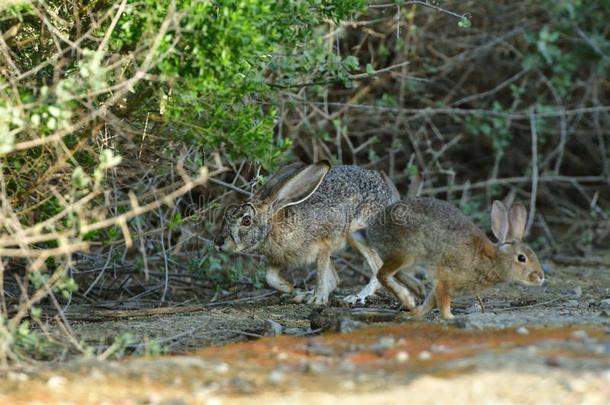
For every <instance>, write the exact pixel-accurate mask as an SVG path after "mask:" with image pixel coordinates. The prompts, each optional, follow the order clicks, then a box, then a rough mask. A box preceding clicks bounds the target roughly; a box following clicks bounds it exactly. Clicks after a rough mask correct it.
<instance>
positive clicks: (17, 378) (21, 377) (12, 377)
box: [7, 371, 30, 382]
mask: <svg viewBox="0 0 610 405" xmlns="http://www.w3.org/2000/svg"><path fill="white" fill-rule="evenodd" d="M7 377H8V380H9V381H12V382H26V381H27V380H29V379H30V378H29V377H28V375H27V374H24V373H16V372H13V371H9V372H8V374H7Z"/></svg>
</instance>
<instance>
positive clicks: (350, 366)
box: [339, 359, 356, 373]
mask: <svg viewBox="0 0 610 405" xmlns="http://www.w3.org/2000/svg"><path fill="white" fill-rule="evenodd" d="M339 370H341V371H345V372H350V373H351V372H353V371H356V365H355V364H354V362H353V361H350V360H348V359H345V360H343V361H342V362H341V363H339Z"/></svg>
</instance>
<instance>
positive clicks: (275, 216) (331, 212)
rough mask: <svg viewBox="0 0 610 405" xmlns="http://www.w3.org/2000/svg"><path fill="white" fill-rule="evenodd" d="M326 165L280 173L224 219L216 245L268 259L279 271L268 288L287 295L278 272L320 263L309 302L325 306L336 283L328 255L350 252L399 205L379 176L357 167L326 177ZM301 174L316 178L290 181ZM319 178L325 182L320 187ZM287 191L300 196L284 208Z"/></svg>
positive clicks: (335, 169)
mask: <svg viewBox="0 0 610 405" xmlns="http://www.w3.org/2000/svg"><path fill="white" fill-rule="evenodd" d="M325 164H326V163H323V162H322V163H318V164H317V166H316V165H310V166H301V165H290V166H287V167H286V168H284V169H282V170H281V171H280V172H278V173H277V174H276V175H275V176H273V177H272V178H271V179H269V181H268V183H267V185H266V186H264V187H263V188H262V189H261V190H260V191H259V192H258V193H255V194H254V196H253V197H252V199H251V200H250V201H249V202H247V203H244V204H242V205H241V206H239V207H237V208H236V209H234V210H233V211H231V212H228V213H227V214H226V216H225V220H224V223H223V228H222V230H221V232H220V234H219V237H218V238H217V241H216V243H217V245H219V247H221V249H223V250H226V251H235V252H250V251H256V252H259V253H261V254H263V255H265V257H266V258H267V260H268V263H269V265H270V268H272V269H276V270H273V272H272V273H270V274H268V278H267V279H268V282H269V283H270V284H272V285H273V286H274V287H276V288H279V289H281V290H282V291H286V292H288V291H290V290H291V287H288V286H287V282H286V281H285V280H283V279H281V277H279V275H278V274H277V269H280V268H286V267H300V266H303V265H308V264H312V263H316V264H317V268H318V282H317V285H316V290H315V292H314V295H313V297H312V299H311V300H310V301H311V302H313V303H317V304H321V303H326V302H327V300H328V294H329V293H330V292H331V291H332V290H333V289H334V288H335V287H336V285H337V283H338V277H337V275H336V272H335V270H334V269H333V268H332V264H330V259H329V258H330V255H331V254H332V253H334V252H337V251H339V250H341V249H343V248H344V247H345V246H346V244H347V243H348V242H349V238H350V237H351V233H352V232H353V231H354V230H356V229H359V228H363V227H364V226H366V225H367V224H368V221H369V219H370V218H371V217H372V216H374V215H375V214H377V213H378V212H380V211H381V210H382V209H383V208H385V207H386V206H388V205H389V204H391V203H393V202H395V201H396V199H397V196H396V195H395V192H394V190H393V189H392V187H390V185H389V184H388V183H387V182H386V180H385V179H384V176H382V174H381V173H380V172H377V171H371V170H365V169H362V168H359V167H356V166H336V167H333V168H332V169H330V170H328V168H327V169H326V170H327V172H326V171H324V165H325ZM303 170H310V171H311V173H312V174H311V175H307V176H303V178H304V179H303V180H299V181H298V182H297V181H294V180H292V179H294V178H295V176H298V175H299V173H303ZM318 177H320V179H321V180H320V181H318V182H317V183H316V179H317V178H318ZM291 181H292V182H294V183H295V184H293V185H292V186H291V185H290V184H289V183H290V182H291ZM289 187H292V190H291V191H289V192H284V194H286V195H292V194H293V193H295V192H301V193H302V195H300V196H298V197H297V198H296V199H297V200H298V203H296V204H294V205H288V206H285V207H282V206H281V204H280V203H279V202H278V201H277V200H276V198H277V195H278V194H281V193H282V192H283V191H282V190H285V189H287V188H289ZM302 196H305V198H304V199H303V200H300V198H301V197H302ZM290 203H292V202H289V204H290ZM244 216H248V217H249V218H251V224H250V225H249V226H244V225H243V223H242V221H243V218H244ZM374 270H376V269H374Z"/></svg>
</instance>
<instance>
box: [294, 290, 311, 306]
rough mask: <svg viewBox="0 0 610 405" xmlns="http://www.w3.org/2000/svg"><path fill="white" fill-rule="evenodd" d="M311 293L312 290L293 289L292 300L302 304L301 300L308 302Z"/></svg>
mask: <svg viewBox="0 0 610 405" xmlns="http://www.w3.org/2000/svg"><path fill="white" fill-rule="evenodd" d="M312 295H313V290H308V291H303V290H294V296H293V297H292V301H293V302H296V303H298V304H302V303H303V302H307V303H309V300H310V299H311V296H312Z"/></svg>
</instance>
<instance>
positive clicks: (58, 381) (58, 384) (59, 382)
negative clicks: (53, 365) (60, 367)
mask: <svg viewBox="0 0 610 405" xmlns="http://www.w3.org/2000/svg"><path fill="white" fill-rule="evenodd" d="M67 382H68V380H66V378H65V377H62V376H60V375H54V376H53V377H51V378H49V379H48V380H47V386H48V387H49V388H51V389H52V390H57V389H60V388H62V387H63V386H64V385H66V383H67Z"/></svg>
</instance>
